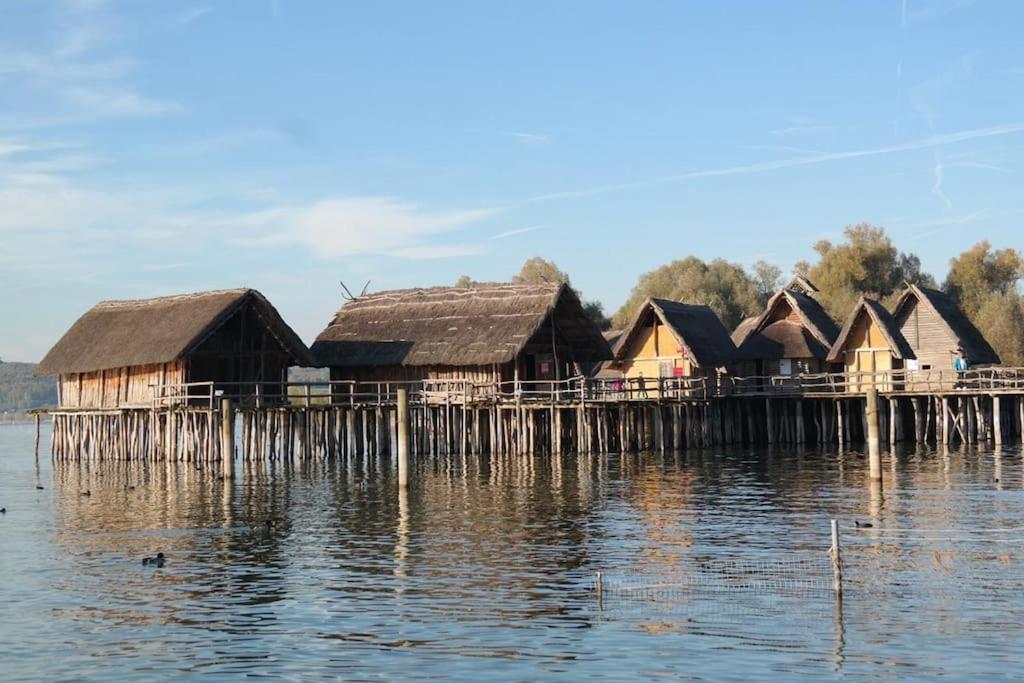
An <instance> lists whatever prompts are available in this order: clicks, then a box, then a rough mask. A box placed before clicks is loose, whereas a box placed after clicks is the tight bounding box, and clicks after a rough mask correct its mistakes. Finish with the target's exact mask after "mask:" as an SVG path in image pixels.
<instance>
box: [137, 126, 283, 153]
mask: <svg viewBox="0 0 1024 683" xmlns="http://www.w3.org/2000/svg"><path fill="white" fill-rule="evenodd" d="M287 139H288V138H287V136H286V134H285V133H283V132H281V131H278V130H272V129H269V128H241V129H238V130H232V131H227V132H224V133H219V134H216V135H211V136H209V137H204V138H198V139H195V140H190V141H187V142H179V143H175V144H167V145H160V146H159V147H156V146H154V149H155V150H156V151H158V152H160V153H161V154H164V155H166V156H169V157H205V156H210V155H216V154H221V153H223V152H227V151H230V150H233V149H237V148H239V147H247V146H250V145H265V144H267V143H274V142H283V141H285V140H287Z"/></svg>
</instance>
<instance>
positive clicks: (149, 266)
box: [142, 261, 192, 273]
mask: <svg viewBox="0 0 1024 683" xmlns="http://www.w3.org/2000/svg"><path fill="white" fill-rule="evenodd" d="M191 265H192V262H191V261H182V262H180V263H146V264H143V266H142V270H144V271H146V272H147V273H159V272H163V271H166V270H180V269H182V268H188V267H189V266H191Z"/></svg>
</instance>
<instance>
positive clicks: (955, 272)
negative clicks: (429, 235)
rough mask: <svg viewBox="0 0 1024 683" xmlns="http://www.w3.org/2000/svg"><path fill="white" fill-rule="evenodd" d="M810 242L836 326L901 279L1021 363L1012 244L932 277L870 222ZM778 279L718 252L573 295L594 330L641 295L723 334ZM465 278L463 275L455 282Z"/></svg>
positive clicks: (621, 322)
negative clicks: (605, 291) (930, 292)
mask: <svg viewBox="0 0 1024 683" xmlns="http://www.w3.org/2000/svg"><path fill="white" fill-rule="evenodd" d="M813 248H814V252H815V254H816V259H815V260H814V261H813V262H812V261H801V262H799V263H797V264H796V265H795V266H794V269H793V270H794V274H799V275H803V276H805V277H806V278H807V279H809V280H810V281H811V282H813V283H814V284H815V286H817V287H818V289H819V290H820V291H819V292H818V294H817V298H818V301H819V302H821V304H822V306H823V307H824V308H825V310H826V311H827V312H828V313H829V315H830V316H832V318H833V319H834V320H836V322H837V323H842V322H843V321H844V320H845V318H846V316H847V315H848V314H849V312H850V311H851V310H852V309H853V306H854V305H855V304H856V302H857V299H858V298H860V297H861V296H867V297H870V298H873V299H878V300H879V301H881V302H882V303H883V304H885V305H886V306H887V307H889V308H890V309H891V307H892V305H893V304H894V303H895V300H896V299H897V298H898V297H899V295H900V293H901V292H902V291H903V289H904V288H905V287H906V285H907V284H916V285H919V286H923V287H929V288H933V289H941V290H942V291H944V292H946V293H947V294H949V295H950V296H951V297H952V298H953V299H954V300H955V301H956V302H957V304H959V306H960V308H961V309H962V310H963V311H964V313H965V314H966V315H967V316H968V317H969V318H970V319H971V321H972V322H973V323H974V324H975V326H976V327H977V328H978V329H979V330H980V331H981V333H982V334H984V335H985V337H986V338H987V339H988V341H989V343H991V344H992V346H993V347H994V348H995V350H996V352H997V353H998V354H999V356H1000V358H1001V359H1002V361H1003V364H1004V365H1015V366H1024V295H1022V294H1021V291H1020V288H1019V287H1018V285H1019V283H1020V280H1021V278H1022V277H1024V257H1022V256H1021V254H1020V252H1019V251H1017V250H1016V249H1012V248H1006V249H994V248H993V247H992V245H991V244H990V243H989V242H988V241H987V240H983V241H981V242H978V243H977V244H975V245H974V246H973V247H971V248H970V249H968V250H967V251H965V252H963V253H961V254H959V255H958V256H955V257H953V258H952V259H950V262H949V272H948V274H947V275H946V278H945V280H943V281H942V282H941V283H940V282H939V281H937V280H936V279H935V278H934V277H933V276H932V275H931V274H929V273H926V272H924V271H923V270H922V269H921V259H920V258H918V257H917V255H916V254H913V253H910V252H904V251H901V250H899V249H898V248H897V247H896V246H895V245H894V244H893V241H892V239H891V238H890V237H889V235H888V234H886V232H885V229H884V228H881V227H878V226H874V225H869V224H866V223H861V224H857V225H851V226H848V227H847V228H846V229H845V230H844V231H843V240H842V241H841V242H839V243H833V242H831V241H829V240H821V241H819V242H817V243H815V244H814V245H813ZM783 279H784V278H783V272H782V270H781V269H780V268H779V267H777V266H775V265H773V264H771V263H768V262H766V261H758V262H757V263H755V264H753V265H752V266H751V267H750V268H744V267H743V266H742V265H740V264H738V263H734V262H731V261H727V260H726V259H722V258H717V259H714V260H712V261H710V262H705V261H703V260H701V259H699V258H697V257H696V256H688V257H686V258H682V259H677V260H675V261H672V262H671V263H666V264H665V265H663V266H659V267H658V268H655V269H654V270H652V271H650V272H647V273H644V274H642V275H641V276H640V278H639V279H638V281H637V283H636V285H635V286H634V287H633V289H632V291H631V292H630V295H629V298H628V299H627V300H626V302H625V303H624V304H623V305H622V306H621V307H619V309H618V310H617V311H615V312H614V313H613V314H612V315H611V316H608V315H606V313H605V310H604V307H603V305H602V304H601V302H599V301H596V300H592V299H586V298H585V297H583V296H582V295H581V296H580V299H581V301H583V303H584V308H585V309H586V311H587V314H588V315H589V316H590V317H591V319H593V320H594V322H596V323H597V324H598V326H599V327H601V329H602V330H608V329H622V328H623V327H625V326H626V325H627V324H628V323H629V321H630V320H631V318H632V317H633V315H635V314H636V311H637V309H638V308H639V307H640V305H641V304H643V302H644V301H645V300H646V299H647V298H648V297H658V298H663V299H672V300H675V301H684V302H687V303H696V304H706V305H707V306H709V307H710V308H711V309H712V310H713V311H715V313H716V314H717V315H718V317H719V318H721V320H722V322H723V323H724V324H725V326H726V328H728V329H730V330H732V329H734V328H735V327H736V325H738V324H739V323H740V322H741V321H742V320H743V319H744V318H747V317H749V316H752V315H757V314H758V313H760V312H761V311H762V310H763V309H764V306H765V304H766V303H767V301H768V299H769V298H770V297H771V295H772V294H773V293H774V292H775V291H776V290H777V289H778V288H779V287H780V286H782V285H783V284H784V282H783ZM512 281H513V282H566V283H568V284H569V285H570V286H571V285H572V283H571V280H570V278H569V275H568V274H567V273H565V272H564V271H562V270H561V269H560V268H559V267H558V266H557V265H556V264H555V263H554V262H553V261H550V260H547V259H544V258H542V257H539V256H536V257H533V258H531V259H529V260H527V261H526V263H524V264H523V267H522V268H521V269H520V271H519V272H518V273H517V274H515V275H514V276H513V277H512ZM473 283H474V280H472V279H471V278H470V277H469V276H467V275H463V276H462V277H460V278H459V280H458V282H456V285H457V286H471V285H472V284H473ZM577 292H578V290H577Z"/></svg>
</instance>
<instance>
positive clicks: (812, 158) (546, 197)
mask: <svg viewBox="0 0 1024 683" xmlns="http://www.w3.org/2000/svg"><path fill="white" fill-rule="evenodd" d="M1021 132H1024V123H1011V124H1006V125H1001V126H991V127H989V128H974V129H971V130H962V131H958V132H955V133H945V134H941V135H932V136H929V137H926V138H922V139H919V140H911V141H908V142H903V143H898V144H894V145H883V146H879V147H867V148H864V149H858V150H851V151H847V152H831V153H826V154H816V155H807V156H800V157H795V158H790V159H779V160H776V161H764V162H759V163H753V164H742V165H738V166H725V167H722V168H713V169H705V170H698V171H688V172H685V173H677V174H674V175H666V176H658V177H653V178H644V179H641V180H633V181H629V182H623V183H612V184H607V185H598V186H595V187H589V188H584V189H579V190H567V191H563V192H549V193H547V194H541V195H536V196H534V197H530V198H528V199H526V200H523V201H524V203H531V202H545V201H553V200H558V199H575V198H579V197H590V196H594V195H600V194H607V193H609V192H619V191H622V190H630V189H633V188H638V187H647V186H650V185H659V184H664V183H674V182H681V181H685V180H695V179H698V178H713V177H717V176H731V175H745V174H752V173H767V172H769V171H777V170H781V169H786V168H797V167H800V166H811V165H814V164H823V163H827V162H832V161H843V160H847V159H861V158H867V157H875V156H882V155H886V154H897V153H901V152H912V151H916V150H922V149H933V148H937V147H945V146H947V145H954V144H957V143H961V142H968V141H970V140H979V139H983V138H994V137H1003V136H1007V135H1013V134H1016V133H1021Z"/></svg>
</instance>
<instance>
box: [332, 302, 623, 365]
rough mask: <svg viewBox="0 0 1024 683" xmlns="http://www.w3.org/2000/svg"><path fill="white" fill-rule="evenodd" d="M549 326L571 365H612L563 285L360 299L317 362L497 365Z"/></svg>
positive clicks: (339, 320)
mask: <svg viewBox="0 0 1024 683" xmlns="http://www.w3.org/2000/svg"><path fill="white" fill-rule="evenodd" d="M552 319H553V321H554V325H555V327H556V329H557V330H558V331H559V333H560V334H561V336H562V337H563V338H564V339H565V340H566V341H567V342H568V344H569V346H570V347H571V348H572V352H573V355H574V360H576V361H579V362H596V361H600V360H608V359H610V358H611V349H610V348H609V347H608V343H607V342H606V341H605V339H604V337H603V336H602V335H601V332H600V330H599V329H598V328H597V326H596V325H595V324H594V323H593V322H592V321H591V320H590V319H589V318H587V316H586V313H585V312H584V310H583V307H582V304H581V303H580V301H579V298H578V296H577V295H576V293H575V291H574V290H573V289H572V288H571V287H569V286H568V285H566V284H565V283H541V284H508V283H477V284H474V285H473V286H471V287H433V288H426V289H406V290H390V291H385V292H379V293H376V294H371V295H367V296H362V297H358V298H357V299H355V300H353V301H350V302H348V303H346V304H345V305H344V306H342V308H341V309H340V310H339V311H338V313H337V314H336V315H335V316H334V318H333V319H332V321H331V322H330V324H328V326H327V327H326V328H325V329H324V330H323V331H322V332H321V333H320V335H319V336H318V337H317V340H316V342H314V344H313V355H314V358H315V361H316V364H317V365H318V366H320V367H380V366H427V365H435V366H449V367H462V366H486V365H494V364H499V365H500V364H504V363H507V362H509V361H511V360H513V359H514V358H516V357H517V356H518V355H519V354H520V353H521V352H522V351H523V349H524V348H525V347H526V345H527V344H528V343H529V342H530V340H531V339H532V338H533V337H534V335H535V334H536V333H537V332H538V331H539V330H540V329H541V328H542V327H543V326H544V325H545V324H547V323H548V321H549V320H552Z"/></svg>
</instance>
